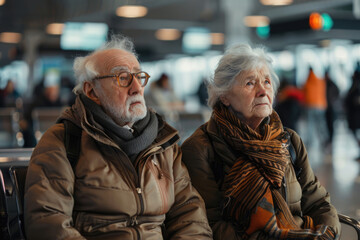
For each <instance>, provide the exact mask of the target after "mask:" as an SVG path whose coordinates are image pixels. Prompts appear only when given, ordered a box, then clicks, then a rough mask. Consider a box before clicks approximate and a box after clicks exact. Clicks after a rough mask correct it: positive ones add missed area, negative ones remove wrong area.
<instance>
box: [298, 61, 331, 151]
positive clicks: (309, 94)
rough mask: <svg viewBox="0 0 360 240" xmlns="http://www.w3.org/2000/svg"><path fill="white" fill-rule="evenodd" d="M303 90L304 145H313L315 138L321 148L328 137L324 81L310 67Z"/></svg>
mask: <svg viewBox="0 0 360 240" xmlns="http://www.w3.org/2000/svg"><path fill="white" fill-rule="evenodd" d="M303 92H304V105H305V115H306V136H305V137H306V138H305V145H306V146H307V147H310V146H314V145H313V144H314V142H315V141H316V139H317V140H319V143H320V145H319V146H320V148H323V147H325V146H326V143H327V142H328V137H329V135H328V129H327V125H326V119H325V110H326V108H327V102H326V82H325V80H324V79H321V78H319V77H318V76H316V75H315V73H314V71H313V69H312V67H310V68H309V73H308V77H307V79H306V82H305V84H304V86H303Z"/></svg>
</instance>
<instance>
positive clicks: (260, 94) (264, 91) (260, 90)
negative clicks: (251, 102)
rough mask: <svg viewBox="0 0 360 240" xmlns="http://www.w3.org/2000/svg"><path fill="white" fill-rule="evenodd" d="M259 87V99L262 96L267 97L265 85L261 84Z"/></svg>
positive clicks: (257, 94)
mask: <svg viewBox="0 0 360 240" xmlns="http://www.w3.org/2000/svg"><path fill="white" fill-rule="evenodd" d="M256 85H257V88H256V96H257V97H262V96H265V94H266V89H265V86H264V84H263V83H261V82H259V83H258V84H256Z"/></svg>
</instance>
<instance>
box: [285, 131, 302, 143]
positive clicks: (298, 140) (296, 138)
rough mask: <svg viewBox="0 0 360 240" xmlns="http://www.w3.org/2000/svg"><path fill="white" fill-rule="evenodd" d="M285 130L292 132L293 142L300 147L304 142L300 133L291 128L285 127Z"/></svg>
mask: <svg viewBox="0 0 360 240" xmlns="http://www.w3.org/2000/svg"><path fill="white" fill-rule="evenodd" d="M285 130H286V131H287V132H288V133H289V134H290V139H291V143H292V144H293V145H294V147H295V148H299V147H300V145H301V143H302V140H301V137H300V135H299V134H298V133H297V132H296V131H295V130H293V129H291V128H285Z"/></svg>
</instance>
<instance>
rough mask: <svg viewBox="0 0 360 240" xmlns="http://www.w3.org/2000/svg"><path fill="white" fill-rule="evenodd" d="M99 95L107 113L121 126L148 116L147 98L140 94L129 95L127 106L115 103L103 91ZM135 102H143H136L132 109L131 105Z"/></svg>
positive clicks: (130, 124)
mask: <svg viewBox="0 0 360 240" xmlns="http://www.w3.org/2000/svg"><path fill="white" fill-rule="evenodd" d="M100 92H101V91H100ZM99 97H100V102H101V106H102V107H103V109H104V111H105V112H106V114H108V115H109V116H110V117H111V118H112V119H113V120H114V122H115V123H117V124H118V125H120V126H124V125H125V124H126V125H129V126H132V125H133V124H134V123H135V122H136V121H138V120H140V119H143V118H144V117H145V116H146V105H145V99H144V97H143V96H141V95H140V94H137V95H134V96H131V97H129V98H128V99H127V100H126V103H125V107H124V106H117V105H115V103H114V102H113V101H111V100H110V99H109V98H108V96H107V95H105V94H103V93H102V92H101V93H100V96H99ZM134 102H141V104H136V105H135V106H133V107H131V109H130V105H131V104H132V103H134Z"/></svg>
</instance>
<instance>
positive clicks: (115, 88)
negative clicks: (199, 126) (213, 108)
mask: <svg viewBox="0 0 360 240" xmlns="http://www.w3.org/2000/svg"><path fill="white" fill-rule="evenodd" d="M74 71H75V76H76V77H77V80H78V82H79V83H78V85H77V86H76V87H75V88H74V91H75V93H76V94H77V99H76V102H75V104H74V105H73V106H72V107H71V108H69V109H67V110H66V111H65V112H64V113H63V114H62V115H61V116H60V118H59V120H58V123H57V124H56V125H54V126H53V127H51V128H50V129H49V130H48V131H47V132H45V134H44V135H43V137H42V139H41V140H40V142H39V143H38V145H37V146H36V148H35V150H34V152H33V155H32V157H31V160H30V164H29V168H28V174H27V180H26V187H25V188H26V189H25V191H26V193H25V232H26V235H27V238H28V239H36V240H40V239H46V240H49V239H52V240H53V239H102V240H103V239H156V240H158V239H211V238H212V233H211V229H210V227H209V225H208V222H207V218H206V213H205V208H204V204H203V200H202V199H201V197H200V196H199V194H198V193H197V191H196V190H195V189H194V188H193V187H192V185H191V182H190V178H189V175H188V172H187V170H186V168H185V167H184V165H183V163H182V162H181V150H180V148H179V146H178V145H177V144H176V142H177V141H178V139H179V136H178V134H177V131H176V130H175V129H173V128H172V127H170V126H169V125H168V124H167V123H166V122H164V120H163V119H161V117H160V116H159V115H157V114H156V113H154V112H153V111H151V110H149V109H147V108H146V106H145V101H144V97H143V94H144V87H145V85H146V84H147V82H148V79H149V77H150V76H149V75H148V74H147V73H146V72H144V71H142V69H141V67H140V64H139V62H138V59H137V57H136V55H135V52H134V47H133V43H132V42H131V41H130V40H129V39H128V38H126V37H122V36H113V37H112V40H111V41H110V42H108V43H107V44H106V45H105V46H104V47H102V48H101V49H98V50H96V51H95V52H93V53H91V54H90V55H88V56H86V57H78V58H76V59H75V62H74ZM66 121H67V122H71V123H73V124H75V125H76V126H77V128H80V129H81V137H80V138H79V145H80V150H79V154H78V159H75V163H74V162H72V161H70V159H68V157H67V149H66V147H65V146H66V144H65V143H64V142H66V137H67V136H66V133H65V131H66V128H65V127H64V126H65V125H64V124H63V123H62V122H66ZM71 144H73V145H76V143H75V142H74V143H71ZM71 144H70V145H71Z"/></svg>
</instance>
